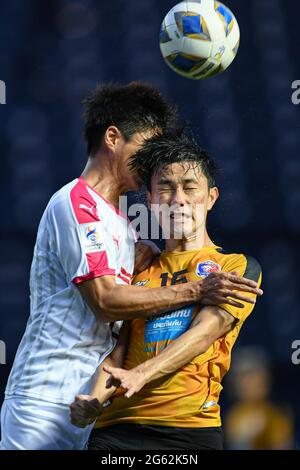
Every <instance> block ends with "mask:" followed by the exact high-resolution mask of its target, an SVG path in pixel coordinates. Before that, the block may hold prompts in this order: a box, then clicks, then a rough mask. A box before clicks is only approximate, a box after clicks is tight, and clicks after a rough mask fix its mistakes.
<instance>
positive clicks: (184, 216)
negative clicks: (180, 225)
mask: <svg viewBox="0 0 300 470" xmlns="http://www.w3.org/2000/svg"><path fill="white" fill-rule="evenodd" d="M189 218H190V216H189V215H187V214H183V213H182V212H172V213H171V214H170V219H172V220H176V219H179V220H181V219H189Z"/></svg>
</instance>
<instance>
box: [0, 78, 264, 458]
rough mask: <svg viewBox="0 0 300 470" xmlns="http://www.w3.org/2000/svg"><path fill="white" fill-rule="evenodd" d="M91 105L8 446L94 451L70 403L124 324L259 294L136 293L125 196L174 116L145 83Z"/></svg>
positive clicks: (207, 284)
mask: <svg viewBox="0 0 300 470" xmlns="http://www.w3.org/2000/svg"><path fill="white" fill-rule="evenodd" d="M85 106H86V113H85V120H86V123H85V137H86V140H87V144H88V155H89V159H88V163H87V165H86V168H85V170H84V172H83V174H82V176H81V177H80V178H78V179H75V180H74V181H72V182H71V183H69V184H67V185H66V186H64V187H63V188H62V189H60V190H59V191H58V192H57V193H56V194H55V195H54V196H53V197H52V198H51V200H50V202H49V204H48V206H47V208H46V210H45V212H44V214H43V217H42V220H41V222H40V226H39V229H38V234H37V240H36V245H35V249H34V256H33V262H32V268H31V276H30V292H31V308H30V317H29V320H28V324H27V327H26V331H25V334H24V336H23V339H22V341H21V344H20V346H19V349H18V351H17V355H16V358H15V361H14V365H13V367H12V370H11V374H10V377H9V380H8V384H7V387H6V392H5V401H4V404H3V406H2V410H1V433H2V440H1V445H0V448H1V449H20V450H21V449H29V450H30V449H39V450H46V449H57V450H59V449H70V450H71V449H82V448H84V447H85V444H86V441H87V439H88V436H89V433H90V430H91V429H90V427H88V428H86V429H78V428H76V427H75V426H73V425H72V424H71V423H70V421H69V404H70V403H72V401H73V399H74V395H75V394H76V393H78V391H80V393H81V394H88V393H89V392H90V389H91V379H92V376H93V374H94V372H95V371H96V369H97V367H98V366H99V364H100V363H101V362H102V361H103V360H104V358H105V357H106V356H107V355H108V354H109V353H110V352H111V350H112V349H113V347H114V344H115V339H114V336H115V335H114V332H115V333H116V334H117V332H118V327H119V324H118V322H120V321H121V320H123V319H124V320H125V319H132V318H135V317H137V316H143V317H148V316H152V315H153V313H154V312H156V313H161V312H164V311H166V310H168V309H170V308H171V307H172V308H174V307H180V306H182V305H186V304H188V303H191V302H199V301H201V302H202V303H223V302H229V303H232V302H235V303H236V302H237V303H238V299H244V296H243V294H241V293H240V292H239V291H241V290H245V291H247V290H249V291H251V292H256V291H257V289H256V285H255V283H251V281H246V280H245V281H244V283H242V284H241V280H240V278H237V277H235V276H231V277H227V278H226V276H225V277H224V276H223V277H221V276H220V275H219V274H215V275H214V276H213V277H212V279H208V280H205V281H199V282H193V283H189V284H182V285H177V286H171V287H165V288H158V289H149V288H146V287H144V288H141V287H135V286H129V284H130V280H131V277H132V274H133V269H134V245H135V241H136V239H135V236H134V233H133V231H132V230H131V227H130V224H129V222H128V220H127V218H126V217H125V216H124V215H123V214H122V213H120V212H119V210H118V199H119V196H120V194H122V193H124V192H125V191H128V190H135V189H137V188H138V186H139V180H138V179H137V176H136V174H135V173H134V172H133V170H131V169H130V167H129V165H128V162H129V159H130V157H131V156H132V154H133V153H134V152H135V151H136V150H137V149H138V148H139V146H140V145H141V144H142V143H143V141H144V140H145V139H146V138H148V137H150V136H152V135H153V134H154V133H156V132H158V131H159V132H160V131H162V130H164V129H165V128H166V127H167V126H168V125H169V123H170V121H171V120H172V119H173V112H172V109H171V108H170V106H169V105H168V104H167V103H166V102H165V100H164V99H163V98H162V97H161V95H160V94H159V93H158V92H157V91H156V90H155V89H153V88H151V87H149V86H145V85H142V84H138V83H133V84H130V85H128V86H104V87H100V88H99V87H98V88H97V89H96V90H95V91H94V92H93V93H92V94H91V95H90V96H89V97H88V98H87V99H86V100H85ZM224 283H227V284H226V288H227V289H226V291H224V285H225V284H224ZM233 289H235V292H233ZM229 297H230V298H229ZM233 297H234V298H235V299H236V301H235V300H233ZM111 324H114V326H113V328H111Z"/></svg>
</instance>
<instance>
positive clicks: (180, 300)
mask: <svg viewBox="0 0 300 470" xmlns="http://www.w3.org/2000/svg"><path fill="white" fill-rule="evenodd" d="M200 297H201V281H200V282H197V283H196V282H190V283H186V284H178V285H174V286H170V287H163V288H161V287H159V288H153V289H152V288H146V287H137V286H120V285H115V286H114V287H113V288H112V289H111V291H110V294H109V295H107V296H105V299H99V304H98V308H100V310H99V313H100V315H101V314H102V315H103V314H104V315H105V317H106V320H107V321H117V320H131V319H133V318H137V317H139V318H141V317H144V318H147V317H152V316H153V315H156V314H159V313H162V312H166V311H169V310H174V309H176V308H180V307H183V306H185V305H188V304H189V303H195V302H199V299H200ZM95 308H97V306H95ZM94 311H95V310H94Z"/></svg>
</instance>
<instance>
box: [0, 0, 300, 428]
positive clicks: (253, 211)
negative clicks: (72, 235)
mask: <svg viewBox="0 0 300 470" xmlns="http://www.w3.org/2000/svg"><path fill="white" fill-rule="evenodd" d="M174 3H175V2H174V0H171V1H170V0H143V1H137V0H136V1H133V0H126V1H125V0H124V1H123V0H111V1H105V2H104V1H96V0H94V1H93V0H80V1H77V2H73V1H67V0H64V1H63V0H61V1H60V0H52V1H49V2H41V1H38V0H27V1H26V2H22V1H21V0H10V1H8V2H1V15H0V79H1V80H4V81H5V82H6V86H7V97H6V99H7V104H6V105H1V106H0V122H1V131H0V152H1V153H0V155H1V156H0V159H1V160H0V161H1V172H0V201H1V216H0V242H1V243H0V261H1V263H0V289H1V292H0V314H1V325H0V339H2V340H3V341H5V342H6V345H7V365H0V373H1V379H0V389H1V393H2V392H3V388H4V384H5V383H6V378H7V374H8V372H9V369H10V367H11V365H12V361H13V358H14V354H15V351H16V348H17V346H18V343H19V341H20V338H21V335H22V333H23V331H24V327H25V324H26V321H27V318H28V313H29V289H28V279H29V269H30V263H31V257H32V249H33V245H34V241H35V235H36V230H37V226H38V222H39V219H40V217H41V214H42V212H43V210H44V208H45V205H46V203H47V201H48V199H49V197H50V196H51V194H52V193H53V192H55V191H56V190H57V189H58V188H59V187H60V186H62V185H63V184H65V183H66V182H68V181H70V180H72V179H73V178H74V177H76V176H78V175H79V174H80V172H81V170H82V168H83V166H84V164H85V160H86V154H85V146H84V142H83V139H82V118H81V113H82V108H81V99H82V98H83V97H84V95H85V94H86V92H87V91H88V90H89V89H90V88H93V87H94V85H95V84H96V82H103V81H105V82H106V81H119V82H122V83H125V82H129V81H131V80H137V79H139V80H144V81H147V82H150V83H152V84H154V85H156V86H157V87H158V88H159V89H160V90H161V91H162V92H163V93H164V94H165V95H166V96H167V97H168V98H169V99H170V100H171V101H173V102H175V103H177V104H178V106H179V111H180V113H181V114H182V116H183V117H184V118H185V119H187V120H188V121H189V122H190V123H191V125H192V126H193V128H194V129H195V131H196V133H197V135H198V137H199V140H200V142H201V143H202V145H203V146H205V147H206V148H207V149H208V150H209V151H210V153H211V154H213V155H214V156H215V157H216V159H217V161H218V164H219V167H220V170H221V171H220V177H219V186H220V190H221V199H220V201H219V203H218V207H217V209H216V210H215V213H214V215H213V216H212V217H211V219H210V233H211V235H212V238H213V239H214V241H215V242H216V243H217V244H219V245H222V246H223V247H224V248H226V249H228V250H234V251H242V252H246V253H249V254H252V255H254V256H255V257H257V258H258V259H259V261H260V262H261V264H262V266H263V272H264V281H263V288H264V291H265V295H264V298H263V299H262V300H259V302H258V305H257V307H256V309H255V313H254V314H253V315H252V316H251V318H250V319H249V320H248V321H247V325H246V327H245V328H244V331H243V332H242V334H241V337H240V339H239V344H240V345H243V344H249V345H250V344H251V345H252V344H258V345H262V346H263V347H265V348H266V349H267V350H268V352H269V354H270V356H271V359H272V361H273V366H274V382H275V383H274V396H275V398H277V399H278V400H279V401H283V402H285V403H286V402H287V403H289V404H290V405H291V406H292V408H293V409H294V411H295V413H296V414H297V417H298V418H297V419H298V421H297V423H298V428H299V415H300V410H299V404H298V403H297V400H298V398H299V396H300V390H299V382H300V380H299V372H300V365H299V366H298V367H297V366H295V365H292V362H291V354H292V349H291V344H292V342H293V341H294V340H295V339H300V312H299V295H300V293H299V284H300V277H299V269H298V266H299V263H300V249H299V235H300V184H299V178H300V156H299V151H300V105H299V106H295V105H293V104H292V101H291V95H292V89H291V84H292V82H293V81H294V80H297V79H299V80H300V60H299V44H300V31H299V18H300V2H296V1H293V0H288V1H287V0H285V1H279V0H249V1H247V2H244V1H241V0H227V5H228V6H229V7H230V8H231V9H232V10H233V11H234V12H235V14H236V16H237V18H238V21H239V24H240V28H241V45H240V50H239V53H238V57H237V59H236V60H235V62H234V63H233V65H232V66H231V67H230V69H229V70H228V71H227V72H225V73H224V74H223V75H221V76H219V77H216V78H213V79H210V80H207V81H199V82H197V81H196V82H194V81H191V80H187V79H184V78H181V77H179V76H177V75H175V73H173V72H172V71H170V70H169V69H168V67H167V66H166V65H165V64H164V62H163V60H162V58H161V56H160V51H159V47H158V31H159V26H160V22H161V20H162V18H163V17H164V15H165V14H166V12H167V11H168V10H169V9H170V8H171V7H172V6H173V5H174ZM225 404H226V403H225Z"/></svg>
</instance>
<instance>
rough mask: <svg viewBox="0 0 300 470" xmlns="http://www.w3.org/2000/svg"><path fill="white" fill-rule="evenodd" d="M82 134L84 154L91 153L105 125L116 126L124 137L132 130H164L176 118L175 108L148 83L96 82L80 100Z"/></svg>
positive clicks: (127, 138) (105, 127) (98, 144)
mask: <svg viewBox="0 0 300 470" xmlns="http://www.w3.org/2000/svg"><path fill="white" fill-rule="evenodd" d="M83 105H84V119H85V129H84V136H85V140H86V142H87V152H88V155H90V156H94V155H95V154H96V153H97V151H98V150H99V148H100V146H101V142H102V139H103V136H104V134H105V131H106V129H107V128H108V127H109V126H112V125H114V126H116V127H117V128H118V129H119V130H120V131H121V132H122V134H123V136H124V138H125V140H126V141H128V140H129V139H130V137H132V135H133V134H135V133H136V132H145V131H148V130H150V129H153V130H165V129H167V128H169V127H172V126H173V125H174V123H175V120H176V109H175V108H174V107H172V106H171V105H170V104H169V103H168V102H167V101H166V100H165V98H164V97H163V96H162V95H161V94H160V92H159V91H158V90H157V89H156V88H154V87H152V86H151V85H148V84H144V83H140V82H132V83H129V84H128V85H115V84H108V85H98V86H97V87H96V89H95V90H93V91H92V92H91V93H90V94H89V95H88V96H87V97H86V98H85V99H84V100H83Z"/></svg>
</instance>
